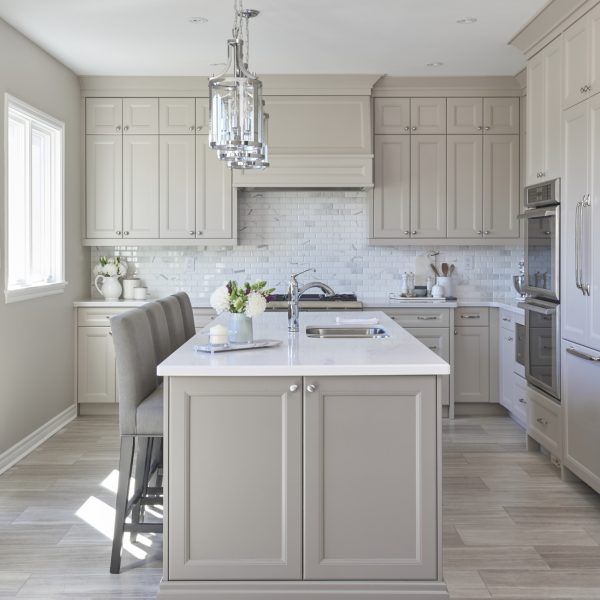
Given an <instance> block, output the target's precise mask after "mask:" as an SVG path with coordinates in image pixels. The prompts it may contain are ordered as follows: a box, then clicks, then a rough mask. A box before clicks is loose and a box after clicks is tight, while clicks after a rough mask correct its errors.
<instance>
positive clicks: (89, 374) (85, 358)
mask: <svg viewBox="0 0 600 600" xmlns="http://www.w3.org/2000/svg"><path fill="white" fill-rule="evenodd" d="M116 400H117V397H116V384H115V350H114V346H113V340H112V335H111V333H110V327H78V328H77V402H81V403H86V402H102V403H106V402H116Z"/></svg>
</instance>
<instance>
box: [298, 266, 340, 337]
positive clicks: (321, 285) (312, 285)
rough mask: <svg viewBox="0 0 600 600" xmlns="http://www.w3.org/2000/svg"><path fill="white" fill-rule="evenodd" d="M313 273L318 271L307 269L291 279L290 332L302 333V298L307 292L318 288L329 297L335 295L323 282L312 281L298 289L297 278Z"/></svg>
mask: <svg viewBox="0 0 600 600" xmlns="http://www.w3.org/2000/svg"><path fill="white" fill-rule="evenodd" d="M309 271H312V272H313V273H314V272H315V271H316V269H306V270H305V271H300V273H296V274H294V275H292V276H291V277H290V284H289V287H288V331H292V332H296V331H300V321H299V319H300V304H299V302H300V296H301V295H302V294H304V292H306V291H307V290H310V289H312V288H318V289H320V290H322V291H323V292H325V294H326V295H328V296H333V295H335V292H334V291H333V290H332V289H331V288H330V287H329V286H328V285H326V284H325V283H322V282H321V281H311V282H309V283H307V284H305V285H303V286H302V287H301V288H299V287H298V280H297V279H296V277H298V276H299V275H302V274H303V273H308V272H309Z"/></svg>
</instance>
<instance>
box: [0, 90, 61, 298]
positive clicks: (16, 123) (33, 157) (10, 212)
mask: <svg viewBox="0 0 600 600" xmlns="http://www.w3.org/2000/svg"><path fill="white" fill-rule="evenodd" d="M5 106H6V109H5V115H6V117H5V128H4V129H5V138H6V139H5V144H4V147H5V148H6V157H5V161H6V164H5V173H6V175H5V176H6V187H5V190H6V219H5V240H6V241H5V244H6V246H5V297H6V302H15V301H18V300H25V299H28V298H33V297H38V296H45V295H48V294H56V293H60V292H62V291H63V290H64V287H65V285H66V282H65V280H64V262H65V261H64V254H65V250H64V193H65V192H64V181H63V179H64V177H63V173H64V129H65V127H64V123H62V122H60V121H57V120H56V119H54V118H53V117H50V116H49V115H46V114H44V113H42V112H41V111H39V110H37V109H35V108H33V107H31V106H29V105H27V104H25V103H24V102H21V101H20V100H17V99H16V98H13V97H12V96H10V95H8V94H6V97H5Z"/></svg>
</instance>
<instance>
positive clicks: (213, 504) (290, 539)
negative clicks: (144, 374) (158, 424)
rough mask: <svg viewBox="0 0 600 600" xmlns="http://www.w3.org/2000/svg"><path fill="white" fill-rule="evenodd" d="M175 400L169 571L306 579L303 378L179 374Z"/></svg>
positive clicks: (195, 576) (187, 576) (203, 576)
mask: <svg viewBox="0 0 600 600" xmlns="http://www.w3.org/2000/svg"><path fill="white" fill-rule="evenodd" d="M291 390H294V391H291ZM168 402H169V406H168V421H169V426H168V432H169V437H168V442H167V443H168V457H169V458H168V491H169V496H168V498H169V502H168V509H167V510H168V544H169V553H168V573H169V580H222V579H226V580H236V579H240V580H251V579H288V580H292V579H298V580H299V579H301V578H302V559H301V548H302V535H301V528H302V380H301V378H299V377H297V378H289V377H268V378H267V377H264V378H263V377H227V378H226V377H222V378H212V377H195V378H194V377H173V378H171V379H170V382H169V401H168Z"/></svg>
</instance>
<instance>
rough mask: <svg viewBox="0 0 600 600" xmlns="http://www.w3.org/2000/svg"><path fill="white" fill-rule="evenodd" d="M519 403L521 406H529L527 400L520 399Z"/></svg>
mask: <svg viewBox="0 0 600 600" xmlns="http://www.w3.org/2000/svg"><path fill="white" fill-rule="evenodd" d="M519 402H520V403H521V404H527V400H525V398H519Z"/></svg>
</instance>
